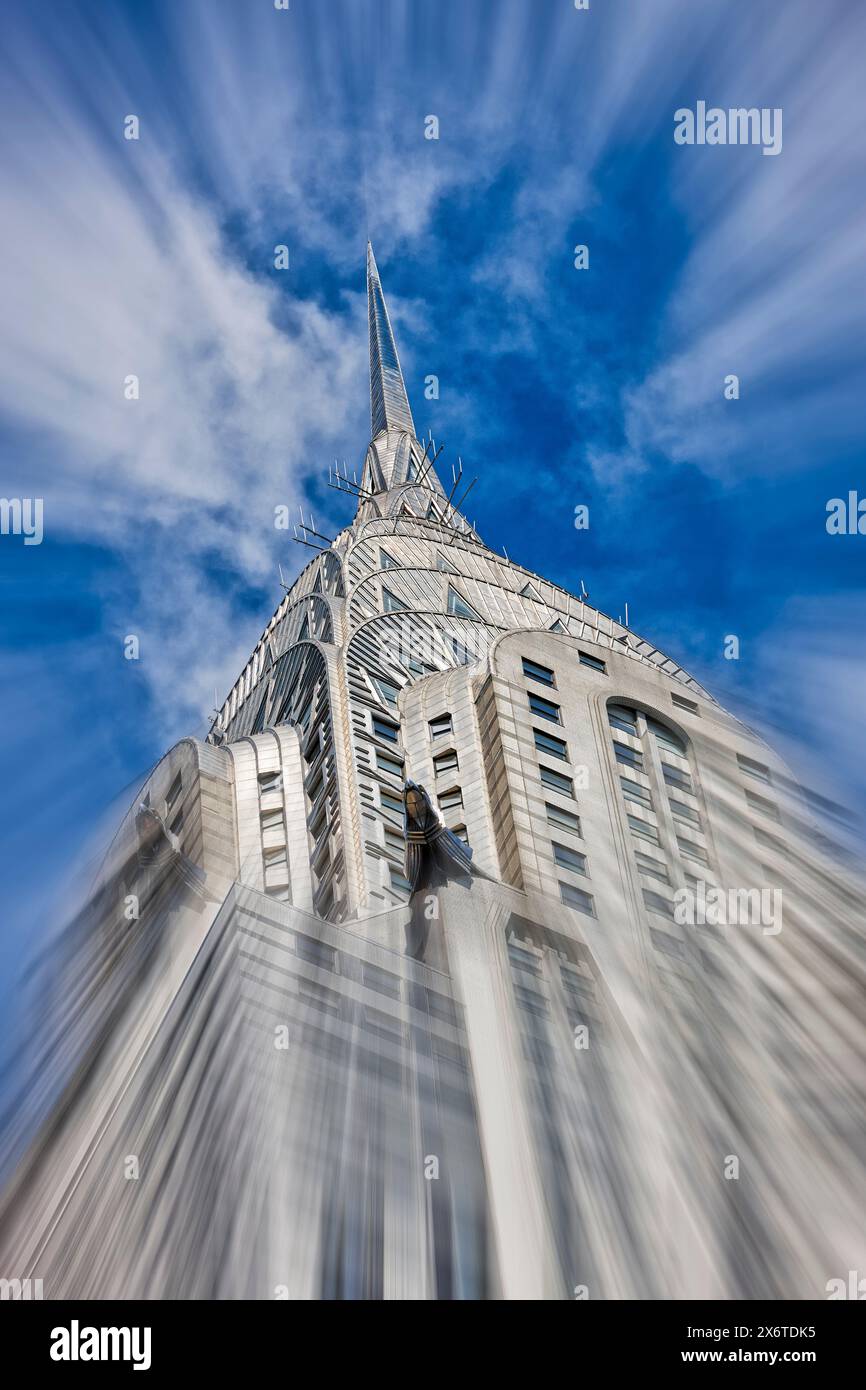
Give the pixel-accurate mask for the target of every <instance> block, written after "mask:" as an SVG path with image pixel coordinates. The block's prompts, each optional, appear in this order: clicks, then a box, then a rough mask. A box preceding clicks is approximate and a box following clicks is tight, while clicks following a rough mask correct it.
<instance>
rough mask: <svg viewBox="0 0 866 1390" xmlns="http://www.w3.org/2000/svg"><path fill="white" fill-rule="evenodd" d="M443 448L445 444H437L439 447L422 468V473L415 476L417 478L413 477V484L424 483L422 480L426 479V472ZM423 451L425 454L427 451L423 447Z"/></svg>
mask: <svg viewBox="0 0 866 1390" xmlns="http://www.w3.org/2000/svg"><path fill="white" fill-rule="evenodd" d="M444 448H445V445H444V444H440V445H439V448H438V449H437V450H436V452H435V454H434V455H433V457H432V458H431V459H430V462H429V463H428V464H427V467H426V468H425V469H424V472H423V474H422V475H420V476H419V477H417V478H416V479H415V486H416V487H417V486H418V485H419V484H420V483H424V482H426V481H427V474H428V473H429V472H430V469H431V468H432V467H433V465H434V463H435V462H436V460H437V459H438V457H439V455H440V454H441V453H442V450H443V449H444ZM424 453H425V454H426V453H427V450H426V448H425V450H424Z"/></svg>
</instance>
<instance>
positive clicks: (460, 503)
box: [451, 478, 478, 512]
mask: <svg viewBox="0 0 866 1390" xmlns="http://www.w3.org/2000/svg"><path fill="white" fill-rule="evenodd" d="M477 482H478V479H477V478H473V479H472V482H471V483H470V484H469V486H468V488H467V489H466V491H465V492H464V494H463V496H462V497H461V498H460V501H459V502H455V504H454V506H453V507H452V508H451V510H452V511H454V512H459V511H460V508H461V507H462V506H463V503H464V502H465V501H466V498H467V497H468V496H469V494H470V492H471V491H472V489H473V488H474V486H475V484H476V483H477Z"/></svg>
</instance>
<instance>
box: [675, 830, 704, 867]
mask: <svg viewBox="0 0 866 1390" xmlns="http://www.w3.org/2000/svg"><path fill="white" fill-rule="evenodd" d="M677 844H678V845H679V849H680V854H682V855H684V856H685V858H686V859H697V861H698V863H699V864H708V863H709V862H710V861H709V859H708V858H707V851H706V850H705V849H703V848H702V847H701V845H696V844H695V842H694V840H686V839H685V838H684V837H683V836H681V835H678V836H677Z"/></svg>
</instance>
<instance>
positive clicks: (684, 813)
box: [669, 797, 701, 830]
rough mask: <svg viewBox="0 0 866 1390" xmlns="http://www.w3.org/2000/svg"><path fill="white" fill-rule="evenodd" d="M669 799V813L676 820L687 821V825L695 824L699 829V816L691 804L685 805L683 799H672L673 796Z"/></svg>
mask: <svg viewBox="0 0 866 1390" xmlns="http://www.w3.org/2000/svg"><path fill="white" fill-rule="evenodd" d="M669 800H670V808H671V814H672V815H673V817H674V818H675V819H676V820H684V821H688V823H689V825H696V826H697V827H698V829H699V830H700V828H701V818H700V816H699V815H698V813H697V811H696V810H695V808H694V807H693V806H687V805H686V803H685V802H684V801H674V799H673V797H670V798H669Z"/></svg>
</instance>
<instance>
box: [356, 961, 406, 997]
mask: <svg viewBox="0 0 866 1390" xmlns="http://www.w3.org/2000/svg"><path fill="white" fill-rule="evenodd" d="M361 979H362V980H363V982H364V984H365V985H366V986H367V989H375V990H376V991H377V993H378V994H387V995H389V996H390V997H391V998H392V999H399V998H400V977H399V976H398V975H392V974H391V971H390V970H383V969H382V968H381V966H379V965H371V963H370V962H369V961H364V963H363V965H362V966H361Z"/></svg>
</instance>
